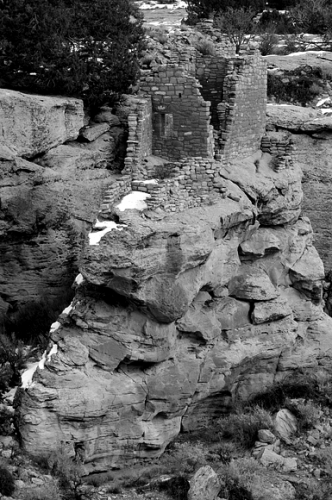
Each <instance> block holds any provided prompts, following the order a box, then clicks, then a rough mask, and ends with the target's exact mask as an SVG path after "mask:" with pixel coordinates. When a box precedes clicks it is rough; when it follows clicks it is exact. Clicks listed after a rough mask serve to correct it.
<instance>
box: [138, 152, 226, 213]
mask: <svg viewBox="0 0 332 500" xmlns="http://www.w3.org/2000/svg"><path fill="white" fill-rule="evenodd" d="M169 168H171V172H172V175H171V177H170V178H165V179H158V180H157V181H156V180H154V181H150V182H149V181H142V180H138V181H133V183H132V189H133V190H136V191H143V192H146V193H148V194H150V195H151V198H147V200H146V203H147V205H148V207H149V208H151V209H153V208H156V207H162V208H163V209H164V210H165V211H167V212H175V211H182V210H185V209H187V208H192V207H199V206H202V205H206V204H209V203H211V200H212V199H213V197H214V196H219V197H220V194H222V195H225V196H226V195H227V192H226V191H227V189H226V187H225V184H224V181H223V180H222V179H221V177H220V176H219V170H220V168H221V164H220V163H219V162H216V161H214V160H208V159H204V158H187V159H185V160H183V161H181V162H174V163H172V164H169Z"/></svg>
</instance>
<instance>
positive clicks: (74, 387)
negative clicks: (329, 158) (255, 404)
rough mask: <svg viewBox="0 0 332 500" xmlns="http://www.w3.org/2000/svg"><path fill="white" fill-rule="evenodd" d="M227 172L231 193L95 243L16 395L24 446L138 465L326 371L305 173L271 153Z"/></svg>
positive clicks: (140, 219) (149, 218)
mask: <svg viewBox="0 0 332 500" xmlns="http://www.w3.org/2000/svg"><path fill="white" fill-rule="evenodd" d="M219 167H220V175H221V177H222V178H223V179H224V182H225V183H226V185H227V190H228V191H227V192H228V195H227V197H225V196H223V197H222V196H220V197H219V199H218V200H215V201H214V202H211V205H210V206H209V205H206V206H202V207H197V208H192V209H187V210H184V211H183V212H180V213H166V212H165V211H163V210H162V209H161V208H159V209H158V210H144V209H143V210H137V209H134V210H129V209H128V210H120V209H119V208H117V207H115V210H114V213H113V220H116V224H114V229H113V230H111V231H110V230H108V231H106V230H104V231H103V233H102V234H100V237H101V238H100V241H99V242H97V240H93V239H92V238H90V243H91V242H94V243H95V244H92V245H91V244H90V245H89V243H88V240H87V241H86V246H85V251H84V258H83V262H82V266H81V273H82V275H83V280H82V278H81V277H80V278H79V279H78V280H77V283H78V285H77V291H76V295H75V298H74V300H73V302H72V304H71V306H70V307H69V308H67V309H66V310H65V311H64V313H63V314H62V315H61V316H60V318H59V321H58V322H57V323H56V324H55V325H53V327H52V340H53V342H54V343H55V344H56V345H57V353H56V354H54V355H53V356H51V357H50V358H49V361H47V362H46V364H45V369H43V370H37V371H36V373H35V375H34V378H33V382H32V385H31V386H30V387H28V388H27V389H21V391H20V393H19V399H20V409H19V418H20V432H21V438H22V442H23V444H24V446H25V447H26V449H27V450H28V451H30V452H32V453H36V454H40V453H46V452H48V451H49V450H50V449H54V448H56V447H57V446H59V444H60V443H62V444H64V445H65V446H66V447H67V450H68V452H69V454H71V455H75V454H78V453H79V454H80V456H83V457H84V461H85V467H86V471H87V472H92V471H97V470H106V469H109V468H110V467H121V466H124V465H125V464H126V465H128V464H133V463H135V462H137V461H138V460H142V459H149V458H151V457H155V456H158V455H160V454H161V453H162V452H163V450H164V448H165V446H166V445H167V444H168V443H169V442H170V441H171V440H172V438H174V437H175V436H176V435H177V434H178V433H179V432H180V431H181V430H182V431H187V430H190V429H194V428H199V427H200V426H201V425H206V424H209V423H211V422H212V421H213V418H215V417H217V416H219V415H220V414H221V413H222V412H224V411H226V410H227V408H228V407H229V405H230V402H231V400H232V398H234V397H235V396H237V397H241V398H245V397H248V396H250V395H251V394H254V393H256V392H259V391H261V390H263V389H264V388H266V387H268V386H270V385H271V384H272V383H273V381H275V380H278V379H280V378H282V377H283V376H285V374H287V373H290V372H292V370H294V369H298V368H299V367H300V368H308V369H313V370H315V372H316V373H319V372H320V371H324V370H327V369H329V367H330V366H331V354H332V335H331V331H332V330H331V327H332V319H331V318H330V317H328V316H327V315H326V314H324V313H323V310H322V306H321V294H322V279H323V278H324V269H323V265H322V262H321V260H320V258H319V256H318V253H317V251H316V249H315V247H314V246H313V244H312V241H313V233H312V229H311V225H310V222H309V220H308V219H307V218H306V217H299V213H300V205H301V199H302V192H301V172H300V169H299V168H298V166H297V165H296V164H295V165H290V167H289V169H285V170H281V171H280V172H275V171H274V169H273V168H272V163H271V157H270V156H269V155H268V154H262V153H257V155H254V156H253V157H251V158H247V159H245V160H237V161H234V162H233V163H231V164H229V165H228V166H227V167H225V166H223V164H220V166H219ZM101 225H102V224H101ZM97 229H98V225H97V226H96V230H97ZM82 454H83V455H82Z"/></svg>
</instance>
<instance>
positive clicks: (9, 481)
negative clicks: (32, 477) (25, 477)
mask: <svg viewBox="0 0 332 500" xmlns="http://www.w3.org/2000/svg"><path fill="white" fill-rule="evenodd" d="M14 491H15V483H14V478H13V476H12V474H11V472H10V471H9V470H8V469H7V467H1V466H0V493H1V495H5V496H10V495H12V493H14Z"/></svg>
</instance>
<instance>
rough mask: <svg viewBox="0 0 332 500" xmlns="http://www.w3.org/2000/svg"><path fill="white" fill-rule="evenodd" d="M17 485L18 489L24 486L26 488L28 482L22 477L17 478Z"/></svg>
mask: <svg viewBox="0 0 332 500" xmlns="http://www.w3.org/2000/svg"><path fill="white" fill-rule="evenodd" d="M15 486H16V488H18V489H22V488H25V487H26V484H25V482H24V481H22V479H17V480H16V481H15Z"/></svg>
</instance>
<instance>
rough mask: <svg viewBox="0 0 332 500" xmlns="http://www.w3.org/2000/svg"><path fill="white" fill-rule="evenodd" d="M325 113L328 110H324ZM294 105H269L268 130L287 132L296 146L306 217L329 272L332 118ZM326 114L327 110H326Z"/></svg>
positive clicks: (331, 262)
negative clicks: (301, 175) (301, 174)
mask: <svg viewBox="0 0 332 500" xmlns="http://www.w3.org/2000/svg"><path fill="white" fill-rule="evenodd" d="M323 111H324V110H323ZM323 111H322V110H316V109H312V108H302V107H299V106H292V105H273V104H269V105H268V106H267V128H268V129H269V130H271V129H277V130H286V131H289V132H290V133H291V134H292V140H293V143H294V145H295V151H294V154H293V156H294V160H295V161H296V163H297V164H298V165H299V166H300V167H301V169H302V171H303V180H302V185H303V192H304V200H303V214H305V215H307V216H308V217H309V218H310V221H311V224H312V227H313V230H314V235H315V246H316V248H317V250H318V253H319V255H320V257H321V258H322V260H323V262H324V266H325V269H326V271H329V270H330V269H332V225H331V221H330V213H331V211H332V194H331V193H332V191H331V185H332V168H331V163H332V116H331V114H328V113H326V114H324V113H323ZM325 111H326V110H325Z"/></svg>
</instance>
